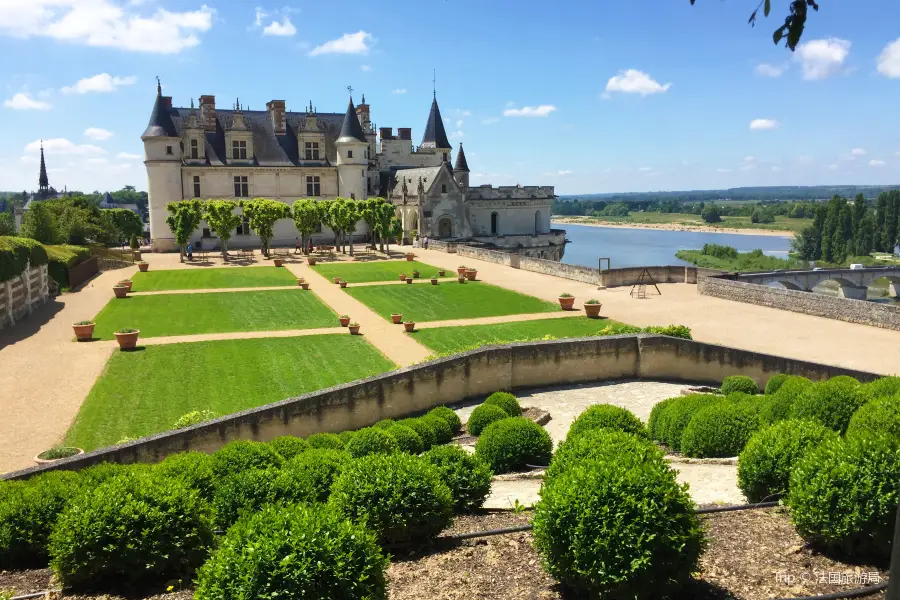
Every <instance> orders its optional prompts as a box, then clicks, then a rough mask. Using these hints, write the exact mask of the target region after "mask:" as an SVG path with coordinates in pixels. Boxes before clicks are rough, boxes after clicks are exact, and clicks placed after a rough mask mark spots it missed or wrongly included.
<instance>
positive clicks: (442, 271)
mask: <svg viewBox="0 0 900 600" xmlns="http://www.w3.org/2000/svg"><path fill="white" fill-rule="evenodd" d="M446 272H447V269H438V275H439V276H440V277H443V276H444V274H445V273H446Z"/></svg>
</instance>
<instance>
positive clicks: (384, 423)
mask: <svg viewBox="0 0 900 600" xmlns="http://www.w3.org/2000/svg"><path fill="white" fill-rule="evenodd" d="M396 423H397V421H395V420H393V419H382V420H380V421H378V422H377V423H375V424H374V425H372V427H374V428H375V429H390V427H391V426H392V425H395V424H396Z"/></svg>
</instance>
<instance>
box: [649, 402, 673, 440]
mask: <svg viewBox="0 0 900 600" xmlns="http://www.w3.org/2000/svg"><path fill="white" fill-rule="evenodd" d="M677 400H678V397H677V396H676V397H675V398H666V399H665V400H663V401H662V402H657V403H656V404H654V405H653V408H652V409H650V418H649V419H648V420H647V435H648V436H649V437H650V439H651V440H655V441H658V442H665V441H666V438H665V429H666V427H667V426H668V423H667V420H668V415H669V413H667V412H666V410H667V409H668V407H669V406H670V405H671V404H674V403H675V401H677Z"/></svg>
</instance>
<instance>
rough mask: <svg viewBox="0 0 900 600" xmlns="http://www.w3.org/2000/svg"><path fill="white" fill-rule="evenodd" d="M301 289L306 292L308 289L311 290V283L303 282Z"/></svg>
mask: <svg viewBox="0 0 900 600" xmlns="http://www.w3.org/2000/svg"><path fill="white" fill-rule="evenodd" d="M300 287H301V288H303V289H304V290H308V289H309V283H308V282H306V281H301V282H300Z"/></svg>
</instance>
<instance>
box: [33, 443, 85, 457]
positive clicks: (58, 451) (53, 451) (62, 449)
mask: <svg viewBox="0 0 900 600" xmlns="http://www.w3.org/2000/svg"><path fill="white" fill-rule="evenodd" d="M76 454H78V448H74V447H72V446H54V447H52V448H50V449H49V450H44V451H43V452H41V453H40V454H38V456H37V457H38V458H40V459H42V460H58V459H60V458H69V457H70V456H75V455H76Z"/></svg>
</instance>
